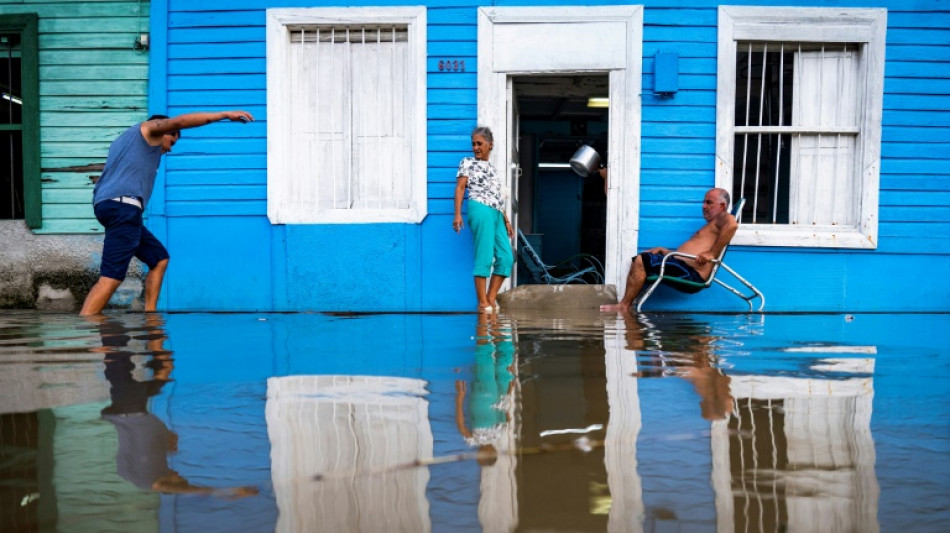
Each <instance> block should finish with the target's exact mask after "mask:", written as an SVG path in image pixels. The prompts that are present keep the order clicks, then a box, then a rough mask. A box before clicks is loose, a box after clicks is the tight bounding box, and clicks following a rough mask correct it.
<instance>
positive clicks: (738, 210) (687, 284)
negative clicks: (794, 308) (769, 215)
mask: <svg viewBox="0 0 950 533" xmlns="http://www.w3.org/2000/svg"><path fill="white" fill-rule="evenodd" d="M743 205H745V198H739V199H738V200H737V201H736V203H735V205H734V206H733V208H732V215H733V216H735V217H736V222H740V218H741V216H742V206H743ZM728 249H729V245H728V244H727V245H726V246H725V247H724V248H723V249H722V252H720V253H719V257H718V258H716V259H713V261H712V262H713V269H712V273H710V274H709V279H708V280H706V283H698V282H695V281H688V280H684V279H680V278H674V277H667V276H664V272H665V270H666V261H667V259H669V258H670V257H687V258H690V259H696V256H695V255H691V254H684V253H682V252H670V253H668V254H666V255H665V256H664V257H663V262H662V263H661V264H660V273H659V275H656V274H654V275H652V276H648V277H647V279H646V283H651V282H652V285H650V288H649V289H647V291H646V292H645V293H644V294H643V296H641V297H640V300H639V301H638V302H637V312H638V313H639V312H640V309H641V308H642V307H643V302H645V301H647V298H649V297H650V295H651V294H653V291H654V290H655V289H656V288H657V286H658V285H659V284H660V283H665V284H666V285H668V286H670V287H672V288H674V289H676V290H678V291H680V292H685V293H689V294H694V293H697V292H699V291H701V290H703V289H706V288H709V286H710V285H712V284H713V282H715V283H718V284H719V285H722V286H723V287H725V288H726V289H728V290H729V292H731V293H732V294H735V295H736V296H738V297H739V298H742V299H743V300H745V303H747V304H749V312H750V313H751V312H752V311H753V306H752V300H755V299H756V298H759V300H760V302H759V308H758V309H756V311H762V309H763V308H764V307H765V295H764V294H762V292H761V291H760V290H759V289H757V288H755V286H754V285H752V284H751V283H749V282H748V281H746V280H745V278H743V277H742V276H740V275H739V274H738V273H737V272H736V271H735V270H733V269H731V268H729V265H727V264H726V263H724V262H723V260H722V259H723V258H724V257H725V256H726V250H728ZM720 268H724V269H726V270H727V271H728V272H729V273H730V274H732V275H733V276H734V277H735V278H736V279H737V280H739V281H740V282H741V283H742V284H743V285H745V286H746V287H748V288H749V289H750V290H751V291H752V294H748V295H746V294H743V293H742V292H740V291H739V290H738V289H736V288H734V287H732V286H730V285H728V284H727V283H725V282H724V281H722V280H721V279H719V269H720Z"/></svg>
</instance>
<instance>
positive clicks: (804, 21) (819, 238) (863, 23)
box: [716, 6, 887, 249]
mask: <svg viewBox="0 0 950 533" xmlns="http://www.w3.org/2000/svg"><path fill="white" fill-rule="evenodd" d="M886 32H887V10H886V9H840V8H792V7H737V6H720V7H719V43H718V44H719V50H718V70H717V100H716V186H717V187H722V188H723V189H726V190H727V191H732V190H733V189H732V185H733V157H734V152H733V148H734V144H735V101H736V81H735V80H736V43H737V42H739V41H743V42H744V41H759V42H802V43H809V42H815V43H860V44H862V45H863V46H864V59H863V62H862V64H861V65H860V67H859V72H860V76H861V77H860V79H859V80H858V82H857V86H858V87H861V88H862V89H861V90H862V91H863V93H862V94H861V95H860V96H859V97H860V98H862V100H863V105H862V110H863V111H862V115H861V117H860V118H859V122H858V123H859V129H860V131H859V133H858V136H857V142H856V148H855V150H856V154H855V155H856V164H855V167H854V168H855V170H854V171H855V173H860V176H855V180H856V183H855V184H856V187H855V190H856V193H855V195H854V198H853V202H854V209H855V212H856V213H858V222H857V224H856V225H851V226H845V225H827V226H819V225H790V224H745V223H744V224H742V225H741V226H740V227H739V230H738V231H737V232H736V235H735V237H734V238H733V240H732V242H733V244H744V245H761V246H807V247H825V248H863V249H873V248H877V241H878V198H879V188H880V167H881V115H882V110H883V95H884V50H885V37H886Z"/></svg>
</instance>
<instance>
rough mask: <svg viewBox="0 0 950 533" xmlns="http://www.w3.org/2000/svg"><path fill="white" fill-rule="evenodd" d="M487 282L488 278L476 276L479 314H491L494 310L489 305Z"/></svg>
mask: <svg viewBox="0 0 950 533" xmlns="http://www.w3.org/2000/svg"><path fill="white" fill-rule="evenodd" d="M487 280H488V278H484V277H482V276H475V297H476V298H478V312H479V313H491V312H492V311H493V310H494V308H493V307H492V306H490V305H488V294H487V292H488V291H487V289H486V286H487V285H488V281H487Z"/></svg>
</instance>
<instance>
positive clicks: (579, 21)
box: [148, 0, 950, 312]
mask: <svg viewBox="0 0 950 533" xmlns="http://www.w3.org/2000/svg"><path fill="white" fill-rule="evenodd" d="M347 4H348V5H347V6H343V5H328V4H327V3H326V2H312V1H309V2H308V1H300V0H287V1H282V2H276V1H266V0H228V1H223V0H222V1H217V0H205V1H202V2H184V1H181V0H155V1H152V3H151V20H150V21H151V50H150V54H151V57H150V69H151V72H150V82H149V107H150V109H151V110H152V112H167V113H168V114H172V115H174V114H179V113H185V112H189V111H195V110H205V109H229V108H241V109H246V110H248V111H251V112H252V113H253V114H254V115H255V117H256V118H257V119H258V120H257V121H256V122H254V123H251V124H248V125H244V126H241V125H236V124H230V123H219V124H214V125H211V126H208V127H205V128H201V129H197V130H190V131H188V132H186V134H185V136H184V137H183V139H182V141H181V142H180V143H179V144H178V145H177V146H176V147H175V152H174V153H173V154H170V155H169V156H167V157H166V158H165V162H164V164H163V166H162V169H161V170H160V173H159V180H158V182H157V185H156V190H155V193H154V195H153V197H152V201H151V204H150V206H149V211H148V220H149V225H150V227H151V228H152V230H153V231H154V232H155V233H156V234H157V235H159V236H160V238H162V239H163V241H164V242H166V243H167V245H168V248H169V250H170V252H171V255H172V261H171V264H170V268H169V271H168V276H167V278H166V285H165V290H164V292H163V302H162V304H163V305H164V308H165V309H168V310H273V311H290V310H318V311H331V310H336V311H459V310H470V309H473V308H474V304H475V302H474V298H473V296H472V278H471V239H470V235H468V234H467V231H463V233H462V234H461V235H457V234H456V233H455V232H454V231H453V230H452V226H451V220H452V215H453V200H452V198H453V189H454V185H455V172H456V168H457V165H458V161H459V160H460V159H461V158H462V157H464V156H466V155H469V152H470V147H469V133H470V131H471V130H472V128H473V127H474V126H475V125H476V124H483V125H487V126H489V127H491V128H492V129H493V131H494V133H495V144H494V151H493V153H492V158H493V159H492V160H493V162H494V164H495V166H496V168H498V169H500V170H501V172H500V173H501V174H502V175H504V179H505V184H506V190H507V191H508V196H509V202H508V203H509V209H510V214H511V216H512V218H513V219H514V220H516V223H517V225H518V227H520V228H521V229H522V230H523V231H524V232H525V233H526V234H529V235H531V236H532V238H533V239H534V242H536V243H537V245H538V248H540V249H541V251H542V255H543V256H544V257H545V259H546V260H548V261H552V262H553V261H556V260H558V259H560V258H563V257H567V256H570V255H572V254H573V253H577V252H587V253H593V254H595V255H598V256H599V257H601V258H602V259H603V260H604V263H605V267H606V278H607V282H608V283H612V284H616V285H617V286H618V287H622V286H623V279H624V277H625V274H626V271H627V269H628V267H629V264H630V258H631V257H632V256H633V255H634V254H635V253H637V251H639V250H642V249H645V248H649V247H653V246H658V245H662V246H675V245H677V244H678V243H679V242H682V241H683V240H685V239H686V238H687V237H688V236H689V235H690V234H691V233H692V232H693V231H695V229H696V228H698V227H699V225H700V224H701V223H702V219H701V212H700V204H701V200H702V196H703V193H704V192H705V190H706V189H708V188H710V187H713V186H719V187H723V188H725V189H727V190H729V191H731V192H732V194H733V196H734V197H739V196H742V197H745V198H746V199H747V206H746V210H745V211H744V212H743V225H742V227H741V228H740V230H739V233H738V234H737V235H736V237H735V239H734V240H733V246H732V247H731V248H730V251H729V257H728V260H729V261H728V262H729V263H730V265H731V266H733V267H734V268H736V269H737V270H738V271H739V272H740V273H741V274H742V275H743V276H745V277H746V278H748V279H749V280H750V281H752V282H753V283H755V284H756V285H757V286H758V287H759V288H760V289H762V290H763V292H764V293H765V294H766V295H767V297H768V305H767V308H766V309H767V311H780V312H785V311H792V312H794V311H894V310H898V311H947V310H950V283H948V282H947V281H946V280H945V277H946V276H945V275H944V274H945V273H946V272H950V207H948V206H950V111H948V110H950V96H948V94H950V6H948V5H947V4H946V2H942V1H940V0H916V1H904V0H865V1H853V0H823V1H820V2H819V1H810V0H809V1H801V0H799V2H797V6H796V7H778V6H779V5H782V6H784V5H785V4H787V3H785V2H774V1H770V0H759V1H755V2H750V1H745V0H742V1H736V2H731V3H730V5H720V3H718V2H713V1H707V0H697V1H691V2H679V1H671V0H648V1H646V2H643V3H640V4H614V3H610V2H602V3H598V4H596V5H583V6H579V5H576V4H574V3H571V2H540V3H539V2H530V3H516V2H495V3H492V4H474V3H470V2H467V1H464V0H462V1H457V0H430V1H428V2H426V3H425V4H424V5H413V4H409V3H407V4H400V3H398V2H392V1H390V0H387V1H386V2H358V1H357V2H347ZM539 4H543V5H539ZM596 102H607V103H606V104H601V105H606V107H595V106H596V105H597V103H596ZM581 144H589V145H592V146H594V147H595V148H596V149H597V150H598V151H599V152H600V153H601V155H602V156H603V158H604V160H605V161H606V163H607V165H608V167H609V169H610V180H609V186H608V188H606V190H605V187H604V184H603V182H601V181H598V179H593V178H586V179H585V178H580V177H578V176H577V175H575V174H573V173H572V172H571V171H570V170H569V168H568V165H567V162H568V160H569V158H570V156H571V154H572V153H573V151H574V150H575V149H576V148H577V147H578V146H580V145H581ZM525 281H526V280H525V276H523V275H522V276H516V277H515V279H514V280H513V283H514V284H521V283H525ZM648 306H649V307H650V308H652V309H664V310H683V309H693V310H697V309H698V310H720V311H741V310H743V309H744V304H742V302H741V301H739V300H737V299H735V298H732V297H730V296H728V294H726V293H725V292H723V291H722V290H721V289H719V288H713V289H710V290H708V291H704V292H703V293H700V294H698V295H695V296H684V295H680V294H677V293H674V292H672V291H667V292H663V291H661V292H660V293H658V295H657V296H655V297H654V298H652V299H651V301H650V303H649V304H648Z"/></svg>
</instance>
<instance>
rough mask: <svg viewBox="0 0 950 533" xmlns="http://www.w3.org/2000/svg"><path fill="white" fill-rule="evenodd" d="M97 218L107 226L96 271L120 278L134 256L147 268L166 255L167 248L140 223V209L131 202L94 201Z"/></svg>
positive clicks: (166, 257)
mask: <svg viewBox="0 0 950 533" xmlns="http://www.w3.org/2000/svg"><path fill="white" fill-rule="evenodd" d="M94 210H95V213H96V219H97V220H98V221H99V223H100V224H102V226H103V227H104V228H105V229H106V237H105V241H104V242H103V245H102V264H101V265H100V267H99V275H100V276H103V277H107V278H112V279H117V280H119V281H122V280H124V279H125V274H126V272H128V270H129V263H130V262H131V261H132V258H133V257H138V258H139V260H140V261H142V262H143V263H145V265H146V266H148V268H154V267H155V265H157V264H158V262H159V261H162V260H163V259H168V250H166V249H165V246H163V245H162V243H161V242H159V240H158V239H156V238H155V236H154V235H152V232H150V231H149V230H148V229H147V228H146V227H145V226H144V225H143V224H142V210H141V209H139V208H138V207H136V206H134V205H132V204H125V203H120V202H115V201H112V200H105V201H102V202H99V203H98V204H96V205H95V208H94Z"/></svg>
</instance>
